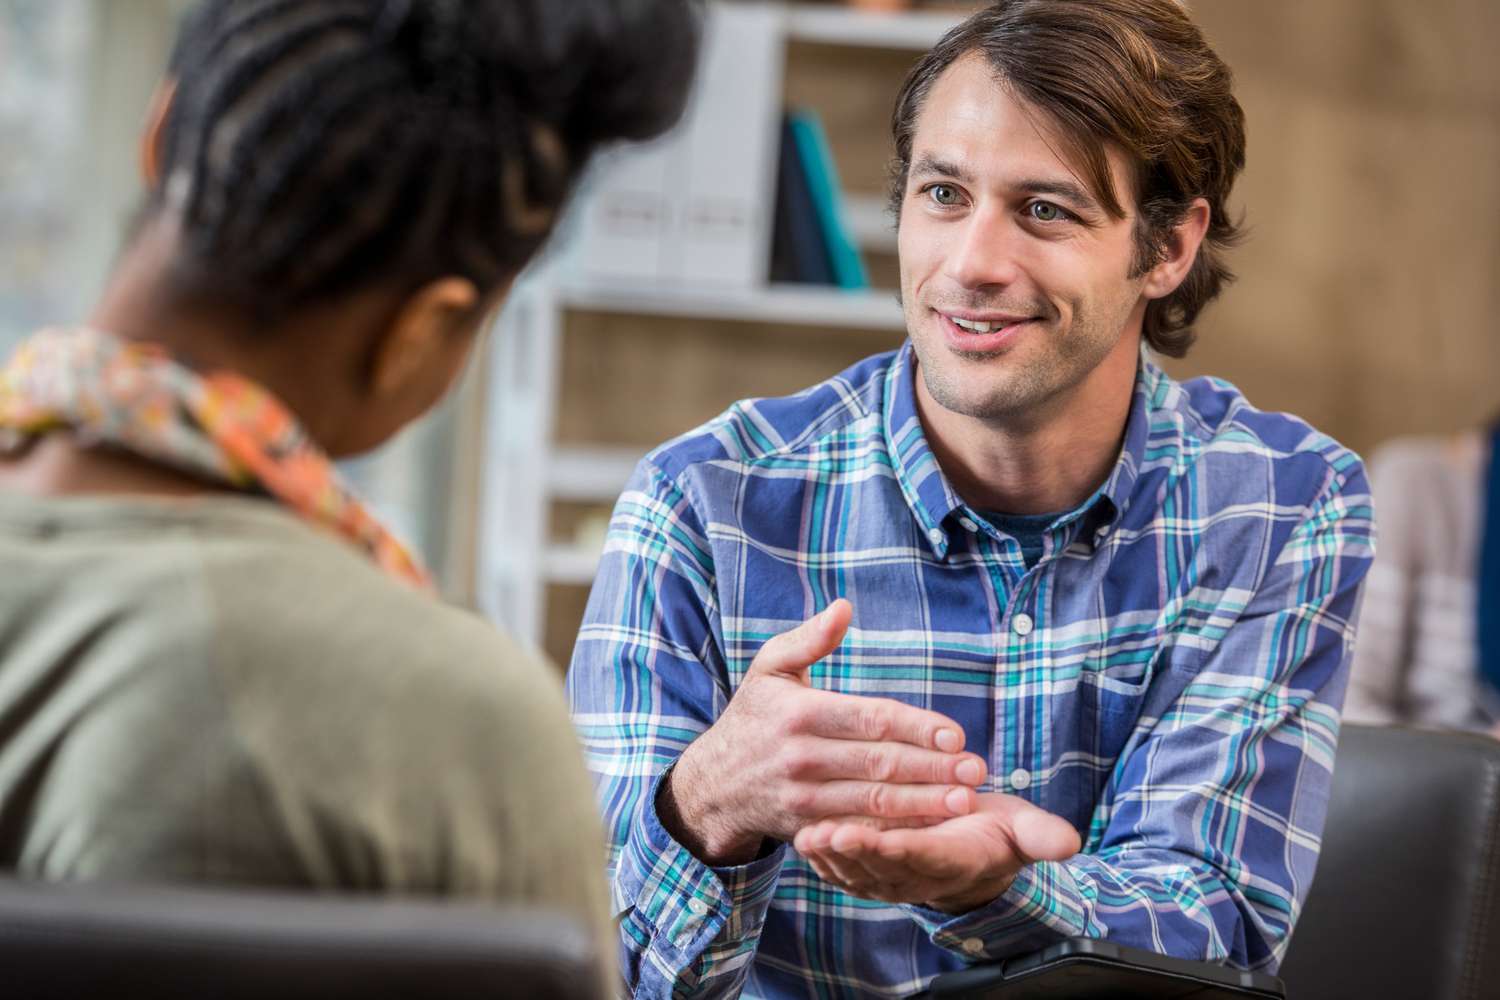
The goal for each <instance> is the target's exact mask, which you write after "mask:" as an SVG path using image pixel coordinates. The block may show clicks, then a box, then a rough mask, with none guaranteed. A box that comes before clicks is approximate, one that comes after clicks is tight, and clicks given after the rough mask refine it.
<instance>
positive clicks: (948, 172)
mask: <svg viewBox="0 0 1500 1000" xmlns="http://www.w3.org/2000/svg"><path fill="white" fill-rule="evenodd" d="M911 172H912V174H913V175H914V176H917V177H926V176H931V175H934V174H935V175H938V176H940V177H952V178H953V179H954V180H957V181H962V182H964V183H965V184H971V183H973V181H974V178H973V176H972V175H970V173H969V172H968V171H967V170H965V169H964V168H963V166H962V165H961V164H959V163H955V162H954V161H952V160H943V159H939V158H938V157H936V156H927V155H923V156H919V157H917V162H916V163H914V164H912V168H911Z"/></svg>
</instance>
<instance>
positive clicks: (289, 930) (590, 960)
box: [0, 880, 603, 1000]
mask: <svg viewBox="0 0 1500 1000" xmlns="http://www.w3.org/2000/svg"><path fill="white" fill-rule="evenodd" d="M597 954H598V953H597V951H596V946H595V943H594V942H593V941H592V940H591V939H590V937H589V936H588V935H587V934H586V933H585V932H584V931H583V929H582V928H581V927H579V926H578V925H577V924H576V923H574V922H573V921H571V920H568V919H565V918H563V917H560V916H556V915H553V914H549V913H542V912H538V911H535V910H531V909H519V908H501V907H491V906H482V905H475V904H468V903H442V902H433V901H414V900H389V899H373V898H370V897H352V898H351V897H341V898H333V897H323V896H313V895H292V894H287V893H269V892H248V891H238V890H232V891H231V890H200V889H165V888H140V887H127V886H100V885H92V884H69V885H40V884H35V883H25V882H15V881H8V880H5V881H0V994H3V995H4V996H7V997H16V998H17V1000H20V998H23V997H24V998H26V1000H54V998H56V1000H63V998H67V1000H74V998H78V997H131V998H136V997H140V998H152V1000H156V998H160V1000H177V998H184V1000H186V998H189V997H191V998H194V1000H199V998H204V997H214V998H225V1000H250V998H255V1000H266V998H276V1000H303V998H306V1000H312V998H314V997H316V998H319V1000H334V998H337V1000H346V998H347V1000H352V998H367V997H368V998H376V997H378V998H382V1000H384V998H405V997H410V998H423V1000H459V998H465V1000H468V998H478V997H506V998H516V1000H521V998H526V1000H532V998H539V1000H600V995H601V990H602V988H603V983H602V982H601V980H600V978H599V976H600V974H599V971H598V969H599V966H598V965H597V964H596V962H597Z"/></svg>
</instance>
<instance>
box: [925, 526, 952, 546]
mask: <svg viewBox="0 0 1500 1000" xmlns="http://www.w3.org/2000/svg"><path fill="white" fill-rule="evenodd" d="M927 540H928V541H929V542H931V543H932V544H933V545H942V544H943V543H944V542H946V541H947V540H948V536H947V535H945V534H943V529H942V528H933V529H932V530H931V531H929V532H928V533H927Z"/></svg>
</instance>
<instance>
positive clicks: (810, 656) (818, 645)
mask: <svg viewBox="0 0 1500 1000" xmlns="http://www.w3.org/2000/svg"><path fill="white" fill-rule="evenodd" d="M853 617H854V606H853V605H851V604H850V603H849V602H848V601H846V600H844V599H843V598H842V597H841V598H839V599H838V600H836V601H834V602H833V603H832V604H830V605H828V607H826V608H824V609H823V610H822V612H820V613H819V614H816V615H814V616H813V617H811V618H809V619H808V620H807V621H805V622H803V623H802V624H801V625H798V626H797V627H796V628H794V629H792V630H791V631H789V632H783V633H781V634H780V635H777V636H772V637H771V638H770V639H769V640H767V641H766V644H765V645H764V646H762V647H760V652H759V653H757V654H756V655H755V660H754V662H752V663H751V664H750V672H751V673H752V674H753V673H762V674H781V675H783V676H787V677H795V678H797V679H799V680H800V679H802V676H803V674H804V672H805V671H806V670H807V668H808V667H810V666H812V665H813V664H814V663H817V662H818V661H819V660H821V659H822V658H823V657H825V656H827V655H828V654H829V653H832V652H833V651H834V650H835V649H838V648H839V643H841V642H843V641H844V633H845V632H847V631H849V621H850V619H851V618H853Z"/></svg>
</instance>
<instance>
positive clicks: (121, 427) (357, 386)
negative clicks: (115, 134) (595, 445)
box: [0, 0, 698, 971]
mask: <svg viewBox="0 0 1500 1000" xmlns="http://www.w3.org/2000/svg"><path fill="white" fill-rule="evenodd" d="M697 21H698V19H697V15H696V13H695V12H694V11H693V10H692V7H691V5H690V4H689V3H687V2H686V0H652V2H649V3H640V2H628V3H627V2H621V0H575V2H573V3H569V4H566V5H557V4H553V3H550V2H545V0H543V2H536V0H528V2H517V0H445V2H441V3H440V2H436V0H434V2H415V0H292V2H289V0H203V2H201V3H199V4H196V5H195V6H194V7H193V8H192V10H191V12H190V14H189V16H188V18H187V19H186V20H185V22H184V26H183V31H182V34H181V36H180V38H179V40H178V43H177V46H176V49H175V53H174V56H173V60H172V77H173V79H172V82H171V84H170V85H168V86H166V87H164V88H163V89H162V91H161V92H160V94H159V96H158V100H157V101H156V103H155V106H154V110H153V114H152V116H151V121H150V125H149V128H148V130H147V134H146V137H145V141H144V143H143V149H142V152H143V157H142V162H143V166H144V168H145V180H146V185H147V188H148V196H147V200H146V205H145V207H144V210H143V212H142V215H141V220H140V222H139V224H138V225H137V227H136V228H135V230H134V232H133V233H132V235H131V237H130V239H129V240H128V241H127V244H126V247H125V249H124V251H123V253H122V254H121V257H120V260H119V262H118V264H117V266H116V268H115V270H114V273H113V274H112V276H111V278H110V281H109V284H108V287H107V288H106V290H105V292H104V294H103V296H102V297H101V299H100V301H99V302H98V303H97V305H96V306H95V308H94V309H93V311H92V314H91V316H90V318H89V322H88V324H87V325H86V326H80V327H73V328H66V329H63V328H59V329H55V330H50V331H45V332H43V333H40V334H38V335H37V336H35V337H33V338H31V339H30V340H28V341H27V342H26V344H25V345H23V347H22V349H21V350H20V351H18V352H17V354H16V355H15V357H14V358H13V359H12V361H11V362H9V363H8V364H7V365H5V366H4V367H0V566H3V567H4V569H3V570H0V866H3V867H4V868H5V869H7V870H12V871H15V872H17V873H19V874H20V875H22V876H25V877H30V878H41V879H107V880H111V881H179V882H203V883H219V884H226V883H227V884H236V885H258V886H278V887H283V888H304V889H313V888H316V889H322V890H330V891H333V890H338V891H359V892H383V893H408V894H441V895H461V896H467V897H474V898H487V899H505V900H511V901H515V902H518V903H525V904H532V905H537V906H546V907H549V908H555V909H558V910H561V911H564V912H567V913H569V914H571V915H572V916H574V917H575V918H577V919H579V920H580V921H583V922H585V923H586V924H587V925H589V926H591V927H592V928H596V929H597V930H598V932H599V933H600V934H601V935H603V934H605V933H607V932H608V931H607V928H608V923H607V913H606V897H605V892H604V885H603V881H602V879H600V878H599V872H598V863H599V861H600V860H602V857H603V844H602V838H601V837H600V831H599V829H598V825H597V824H598V818H597V815H596V812H595V810H594V807H593V800H592V797H591V795H590V790H589V787H588V778H587V775H586V774H585V772H584V769H583V765H582V761H581V758H580V755H579V753H578V748H577V745H576V741H575V740H574V739H573V738H572V731H571V728H570V726H569V725H568V718H567V714H566V710H565V706H564V702H563V697H562V691H561V686H560V685H559V684H558V683H557V681H556V677H555V676H554V675H553V672H552V670H551V669H550V668H549V667H548V666H547V665H546V664H544V663H541V662H539V661H538V660H537V659H536V658H535V657H533V656H531V655H529V654H527V653H526V652H524V651H523V650H521V649H520V648H518V647H517V646H516V645H515V644H514V643H512V642H510V641H508V640H507V639H506V638H505V637H503V636H501V635H499V634H498V633H496V632H495V631H494V630H493V629H490V628H488V627H487V626H486V625H485V623H483V622H482V621H480V620H479V619H478V618H476V617H475V616H473V615H470V614H467V613H465V612H463V611H461V610H459V609H456V608H451V607H446V606H444V605H443V604H441V603H440V602H439V601H437V600H436V599H435V597H434V596H433V595H432V594H431V593H430V592H428V588H426V587H425V586H424V583H425V582H426V578H425V576H424V574H423V573H422V572H421V570H420V568H419V567H418V566H417V565H416V564H415V562H414V560H413V559H412V558H411V557H410V556H409V555H408V554H407V553H406V552H405V551H404V549H403V548H402V547H401V545H400V544H399V543H398V542H397V541H396V540H395V539H394V538H393V537H392V536H391V535H390V534H389V533H387V532H386V531H384V530H383V529H382V528H381V526H380V524H379V523H378V521H377V520H376V519H375V518H374V517H373V516H372V515H371V514H370V513H369V511H367V510H366V509H365V508H364V507H363V506H362V505H361V504H360V503H359V502H358V500H357V499H356V498H354V497H353V496H351V495H350V494H349V493H348V491H346V490H345V489H344V488H343V487H342V486H341V484H340V482H339V479H338V477H337V475H336V473H335V472H334V470H333V466H332V465H331V462H330V459H331V458H332V457H334V456H342V455H349V454H353V453H357V452H360V451H364V450H367V449H369V448H371V447H374V446H375V445H376V444H379V443H380V442H381V441H383V440H385V439H386V438H388V437H390V436H391V435H393V434H394V433H395V432H396V431H397V430H398V429H399V428H400V427H401V426H402V425H404V424H406V423H409V422H410V421H412V420H415V419H416V418H417V417H418V416H420V415H421V414H422V413H423V412H424V411H425V410H427V409H428V408H429V407H430V406H431V405H432V404H433V403H434V402H435V401H436V400H437V399H438V398H439V397H440V396H441V395H442V394H443V392H444V391H445V390H446V389H447V388H448V386H449V385H451V384H452V382H453V381H454V379H455V378H456V377H457V374H458V372H459V370H460V369H461V367H462V365H463V363H464V361H465V359H466V357H467V356H468V354H469V353H470V351H471V349H472V347H473V345H474V344H475V343H476V341H477V340H478V337H479V334H480V331H481V330H482V329H483V327H484V325H485V320H486V316H487V315H488V314H489V313H490V312H491V311H492V310H493V309H494V308H495V307H496V305H497V304H498V303H499V302H500V301H501V300H502V299H503V298H504V296H505V293H506V291H507V290H508V288H509V287H510V284H511V282H512V280H513V279H514V277H515V275H516V274H517V273H518V272H519V271H520V270H521V268H522V267H524V266H525V264H526V262H527V261H528V260H529V259H530V258H531V257H532V256H533V255H534V254H535V252H536V251H537V250H538V248H539V247H540V246H541V245H542V244H543V242H544V241H545V240H546V239H547V237H548V235H549V234H550V232H551V231H552V228H553V223H554V220H555V218H556V216H557V214H558V213H559V211H560V210H561V208H562V206H563V204H564V203H565V201H566V199H567V197H568V194H569V192H570V191H571V190H572V188H573V187H574V185H575V183H576V181H577V180H578V178H579V177H580V176H581V174H582V172H583V170H584V169H585V167H586V165H587V163H588V162H589V160H590V159H591V157H592V155H593V153H594V151H595V150H596V148H597V147H598V146H599V145H600V144H603V143H607V142H609V141H612V140H615V139H625V138H633V139H643V138H647V137H650V136H652V135H656V134H658V133H660V132H662V131H664V130H665V129H666V128H668V127H669V126H670V125H671V124H672V122H673V121H675V119H676V118H677V117H678V115H679V113H680V111H681V108H682V106H683V103H684V100H685V94H686V91H687V88H688V84H689V81H690V75H691V70H692V66H693V62H694V54H693V53H694V47H695V40H696V36H697V30H698V29H697ZM664 44H665V45H666V47H667V49H668V52H667V53H666V54H664V53H663V52H662V51H661V47H662V46H663V45H664ZM601 971H602V969H601Z"/></svg>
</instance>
